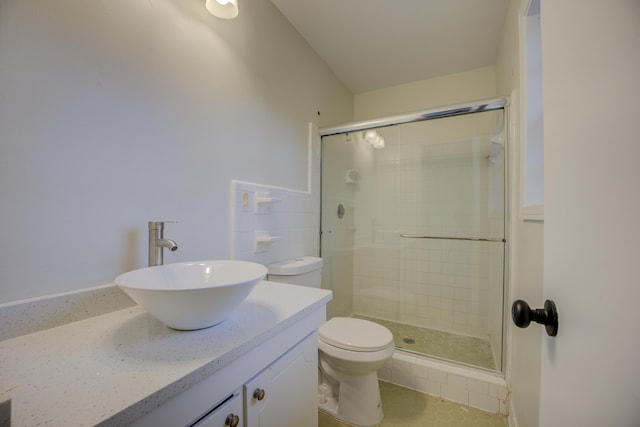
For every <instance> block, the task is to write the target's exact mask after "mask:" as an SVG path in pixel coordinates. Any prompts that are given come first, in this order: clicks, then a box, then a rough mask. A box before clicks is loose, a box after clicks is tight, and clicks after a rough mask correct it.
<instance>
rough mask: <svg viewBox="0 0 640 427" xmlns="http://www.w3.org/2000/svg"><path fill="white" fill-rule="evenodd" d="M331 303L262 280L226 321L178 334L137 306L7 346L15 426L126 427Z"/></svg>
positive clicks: (321, 293)
mask: <svg viewBox="0 0 640 427" xmlns="http://www.w3.org/2000/svg"><path fill="white" fill-rule="evenodd" d="M330 299H331V292H330V291H327V290H322V289H311V288H305V287H300V286H292V285H286V284H282V283H276V282H261V283H259V284H258V285H257V286H256V288H255V289H254V291H253V292H252V293H251V294H250V295H249V297H248V298H247V299H246V300H245V301H244V302H243V303H242V305H241V306H240V307H238V309H237V310H236V311H235V312H234V313H233V314H232V315H231V317H229V318H228V319H227V320H225V321H224V322H223V323H221V324H219V325H217V326H214V327H212V328H209V329H203V330H199V331H190V332H179V331H174V330H172V329H169V328H167V327H166V326H164V325H163V324H161V323H160V322H159V321H157V320H155V319H154V318H153V317H151V316H150V315H149V314H148V313H147V312H146V311H145V310H144V309H142V308H140V307H139V306H134V307H131V308H127V309H124V310H118V311H114V312H111V313H107V314H103V315H99V316H95V317H91V318H89V319H85V320H81V321H77V322H74V323H69V324H67V325H64V326H58V327H55V328H52V329H47V330H43V331H40V332H36V333H32V334H29V335H24V336H20V337H16V338H12V339H8V340H5V341H2V342H0V387H2V390H6V391H7V394H8V396H9V397H10V398H11V399H12V418H13V423H12V425H13V426H14V427H19V426H38V425H43V426H44V425H49V426H93V425H126V424H128V423H129V422H131V421H133V420H135V419H137V418H138V417H139V416H141V415H143V414H144V413H147V412H149V411H150V410H151V409H153V408H155V407H157V406H158V405H159V404H160V403H162V402H165V401H166V400H168V399H169V398H171V397H173V396H175V395H176V394H178V393H180V392H182V391H184V390H186V389H187V388H189V387H190V386H192V385H193V384H195V383H197V382H198V381H200V380H202V379H204V378H206V377H207V376H209V375H211V374H213V373H215V372H217V371H219V370H220V369H222V368H224V367H225V366H226V365H227V364H229V363H230V362H232V361H233V360H235V359H236V358H238V357H239V356H241V355H243V354H245V353H246V352H248V351H250V350H251V349H253V348H255V347H256V346H258V345H260V344H262V343H264V342H265V341H267V340H268V339H269V338H271V337H273V336H274V335H276V334H278V333H279V332H282V331H283V330H285V329H286V328H287V327H289V326H290V325H292V324H294V323H295V322H296V321H298V320H299V319H301V318H304V317H305V316H306V315H307V314H308V313H311V312H312V311H314V310H317V309H318V308H319V307H321V306H323V305H324V304H326V303H327V302H328V301H329V300H330Z"/></svg>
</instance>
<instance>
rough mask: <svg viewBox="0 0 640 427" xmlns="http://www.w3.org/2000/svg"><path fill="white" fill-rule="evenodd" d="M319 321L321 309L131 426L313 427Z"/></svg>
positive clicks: (315, 403)
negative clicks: (316, 330)
mask: <svg viewBox="0 0 640 427" xmlns="http://www.w3.org/2000/svg"><path fill="white" fill-rule="evenodd" d="M314 317H315V319H313V318H314ZM322 318H324V307H323V309H322V310H321V311H319V312H317V313H316V315H315V316H310V318H308V319H304V320H303V321H301V322H299V323H297V324H294V325H292V326H291V327H290V328H288V329H286V330H285V331H283V332H282V333H280V334H278V335H276V336H275V337H274V338H272V339H270V340H269V341H267V342H265V343H263V344H261V345H259V346H257V347H255V348H254V349H253V350H251V351H250V352H248V353H246V354H244V355H242V356H241V357H239V358H238V359H236V360H235V361H234V362H233V363H231V364H230V365H228V366H226V367H224V368H222V369H221V370H220V371H218V372H216V373H215V374H213V375H211V376H209V377H208V378H205V379H204V380H202V381H200V382H198V383H197V384H194V385H193V386H192V387H190V388H188V389H187V390H185V391H183V392H182V393H180V394H178V395H176V396H174V397H173V398H172V399H170V400H169V401H167V402H165V403H164V404H162V405H161V406H159V407H158V408H156V409H155V410H153V411H152V412H150V413H148V414H146V415H144V416H143V417H142V418H139V419H138V420H136V421H134V422H133V423H132V424H130V426H133V427H148V426H154V427H163V426H167V427H176V426H188V427H314V426H317V424H318V397H317V396H318V335H317V333H316V332H315V329H316V328H317V325H318V324H319V323H320V322H321V321H322V320H321V319H322ZM311 327H312V328H313V329H311V330H309V329H310V328H311Z"/></svg>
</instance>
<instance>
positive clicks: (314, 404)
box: [244, 332, 318, 427]
mask: <svg viewBox="0 0 640 427" xmlns="http://www.w3.org/2000/svg"><path fill="white" fill-rule="evenodd" d="M244 400H245V422H246V427H273V426H278V427H300V426H305V427H307V426H317V425H318V338H317V335H316V333H315V332H314V333H312V334H311V335H309V336H308V337H307V338H305V339H304V340H302V341H301V342H300V343H299V344H297V345H296V346H294V347H293V348H292V349H291V350H289V351H288V352H287V353H285V354H284V355H282V356H281V357H280V358H279V359H277V360H276V361H275V362H273V363H272V364H271V365H269V367H267V368H266V369H264V370H263V371H262V372H260V373H259V374H258V375H257V376H255V377H254V378H253V379H252V380H250V381H248V382H247V383H246V384H245V385H244Z"/></svg>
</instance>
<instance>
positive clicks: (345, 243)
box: [321, 109, 506, 371]
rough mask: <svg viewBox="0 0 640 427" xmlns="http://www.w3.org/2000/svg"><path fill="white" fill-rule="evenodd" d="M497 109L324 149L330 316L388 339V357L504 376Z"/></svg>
mask: <svg viewBox="0 0 640 427" xmlns="http://www.w3.org/2000/svg"><path fill="white" fill-rule="evenodd" d="M504 134H505V133H504V110H503V109H498V110H492V111H484V112H477V113H471V114H465V115H460V116H453V117H445V118H438V119H432V120H425V121H418V122H412V123H405V124H399V125H391V126H385V127H381V128H376V129H369V130H363V131H356V132H350V133H342V134H336V135H330V136H325V137H323V138H322V213H321V217H322V224H321V232H322V237H321V255H322V257H323V258H324V260H325V268H324V274H323V287H325V288H327V289H331V290H333V292H334V299H333V301H332V302H330V303H329V305H328V312H327V315H328V317H329V318H330V317H334V316H354V317H360V318H365V319H369V320H373V321H375V322H378V323H380V324H383V325H384V326H386V327H387V328H389V329H390V330H391V331H392V332H393V334H394V340H395V344H396V347H397V348H399V349H402V350H403V351H408V352H412V353H418V354H425V355H428V356H431V357H435V358H441V359H446V360H450V361H455V362H457V363H462V364H466V365H472V366H475V367H480V368H484V369H489V370H497V371H500V370H501V369H502V353H503V344H502V343H503V313H504V308H503V294H504V277H505V245H506V244H505V239H506V235H505V229H506V227H505V206H506V204H505V196H506V194H505V138H504Z"/></svg>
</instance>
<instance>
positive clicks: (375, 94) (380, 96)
mask: <svg viewBox="0 0 640 427" xmlns="http://www.w3.org/2000/svg"><path fill="white" fill-rule="evenodd" d="M507 94H508V93H507ZM494 96H496V68H495V67H494V66H490V67H483V68H477V69H475V70H470V71H465V72H462V73H456V74H449V75H446V76H441V77H434V78H431V79H426V80H419V81H416V82H411V83H406V84H402V85H398V86H391V87H387V88H383V89H379V90H374V91H371V92H364V93H358V94H356V96H355V99H354V118H355V120H366V119H371V118H376V117H384V116H389V115H393V114H400V113H406V112H410V111H416V110H423V109H428V108H435V107H441V106H443V105H450V104H457V103H463V102H469V101H473V100H476V99H485V98H492V97H494Z"/></svg>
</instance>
